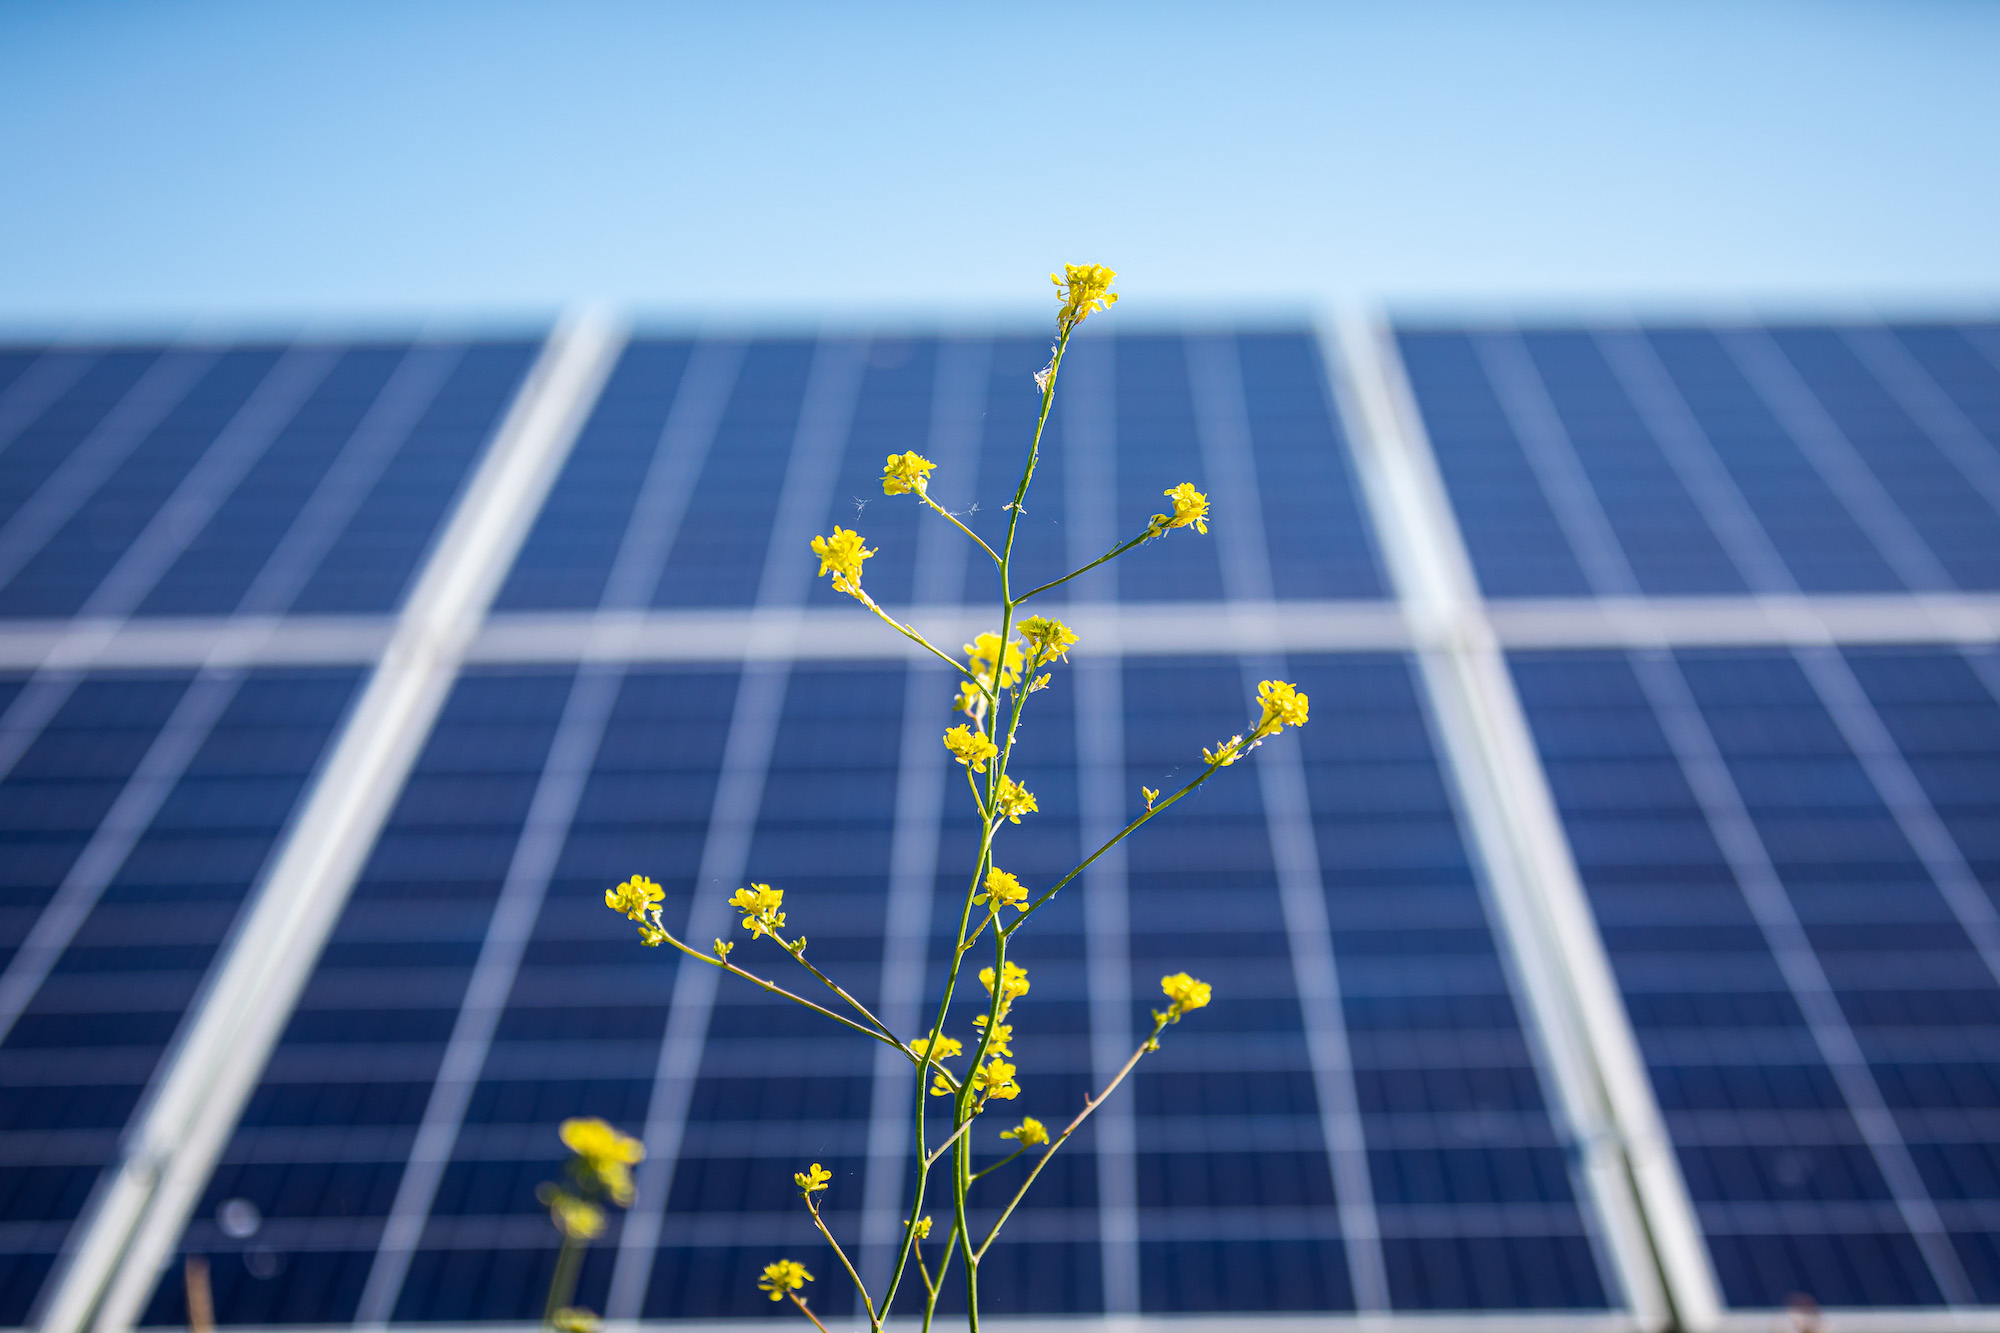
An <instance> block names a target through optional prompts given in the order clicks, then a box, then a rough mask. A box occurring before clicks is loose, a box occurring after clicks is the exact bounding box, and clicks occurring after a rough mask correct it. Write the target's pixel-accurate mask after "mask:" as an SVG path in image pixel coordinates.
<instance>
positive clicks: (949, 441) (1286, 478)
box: [496, 333, 1385, 611]
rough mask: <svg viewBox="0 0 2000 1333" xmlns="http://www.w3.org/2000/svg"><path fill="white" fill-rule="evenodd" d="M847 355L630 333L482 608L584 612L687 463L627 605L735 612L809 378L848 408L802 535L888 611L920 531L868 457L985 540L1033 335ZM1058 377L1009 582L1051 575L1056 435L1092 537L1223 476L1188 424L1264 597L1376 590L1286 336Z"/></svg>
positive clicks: (1168, 547)
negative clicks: (1096, 528) (1086, 494)
mask: <svg viewBox="0 0 2000 1333" xmlns="http://www.w3.org/2000/svg"><path fill="white" fill-rule="evenodd" d="M856 346H857V345H856V344H852V343H847V342H844V341H843V340H839V339H830V340H827V341H825V342H821V343H810V342H801V341H777V340H752V341H750V342H748V343H744V344H730V343H707V344H690V343H687V342H683V341H674V340H664V339H643V338H642V339H636V340H634V341H633V343H632V344H631V345H630V346H629V347H628V348H627V349H626V351H625V353H624V355H623V357H622V359H621V360H620V363H619V365H618V367H617V369H616V370H615V372H614V373H613V375H612V377H611V380H610V382H609V384H608V385H607V386H606V388H605V391H604V394H603V396H602V397H601V398H600V400H599V402H598V405H597V407H596V409H595V411H594V412H593V414H592V416H591V419H590V421H589V423H588V424H587V425H586V427H585V428H584V431H583V433H582V435H581V437H580V438H579V440H578V442H577V445H576V448H575V451H574V452H573V453H572V454H571V456H570V460H569V462H568V464H567V466H566V467H565V469H564V472H563V474H562V476H561V477H560V478H559V479H558V481H557V483H556V486H555V489H554V491H553V492H552V494H551V498H550V501H549V503H548V504H547V506H545V508H544V509H543V511H542V515H541V517H540V519H539V520H538V521H537V523H536V525H535V528H534V530H533V531H532V533H531V534H530V536H529V538H528V541H527V543H526V545H525V546H524V547H523V550H522V553H521V556H520V558H519V560H518V561H517V562H516V564H515V567H514V569H513V571H512V572H511V574H510V575H509V578H508V581H507V584H506V586H505V588H504V589H503V590H502V592H501V594H500V598H499V600H498V602H497V603H496V607H497V609H499V610H502V611H510V610H511V611H532V610H553V609H563V608H585V607H592V606H595V605H597V604H598V601H599V599H600V597H602V596H604V595H605V593H604V589H605V587H606V583H607V579H608V578H609V576H610V573H611V569H612V566H613V563H614V561H615V560H616V558H617V554H618V550H619V537H620V534H621V532H622V530H623V525H624V524H625V523H626V522H627V521H628V520H629V519H630V516H631V515H632V513H633V511H634V505H635V502H636V500H637V497H638V496H639V493H640V491H641V489H642V488H643V487H644V486H645V485H646V484H647V479H648V477H649V475H653V474H654V473H655V472H656V470H657V469H661V468H671V467H674V466H682V467H685V468H686V469H687V473H686V485H687V487H688V491H689V493H688V494H687V495H686V496H684V497H683V501H684V505H685V508H684V509H683V510H681V511H680V517H679V519H678V523H677V525H676V526H675V527H674V529H673V530H672V532H671V533H670V534H669V535H670V536H671V538H672V541H671V549H670V551H669V552H668V553H667V555H666V557H665V561H664V565H663V571H664V572H655V573H651V574H649V588H650V592H649V594H648V600H650V602H651V604H652V605H655V606H660V607H677V606H731V605H734V606H741V605H747V604H748V603H749V602H751V601H752V600H753V598H754V596H755V594H756V591H757V581H758V575H759V571H760V570H761V568H762V558H763V554H764V551H765V548H766V545H767V543H768V542H769V539H770V524H771V522H772V517H773V515H774V513H775V512H776V506H777V502H778V496H779V493H780V491H781V489H782V482H783V479H784V477H785V474H786V469H787V467H788V466H790V465H791V463H792V462H793V461H794V460H793V452H794V449H793V446H794V443H795V438H796V434H797V432H798V431H799V430H800V428H801V427H800V419H801V412H802V411H804V410H806V407H807V402H806V399H807V395H808V392H809V381H810V380H811V378H812V376H813V375H814V374H815V373H816V372H815V370H814V366H815V364H819V365H820V367H821V369H820V371H819V372H817V373H822V374H824V375H826V376H827V377H828V382H829V383H832V384H834V390H833V391H832V392H829V393H828V394H827V395H826V396H827V401H829V402H832V403H834V404H836V409H837V410H844V409H839V408H838V405H839V404H842V403H846V402H848V401H850V399H849V397H848V395H850V394H851V415H849V416H846V417H844V418H843V419H842V423H841V425H842V428H841V429H840V430H839V434H840V436H841V439H840V440H839V441H838V448H839V450H840V453H839V461H838V465H837V473H836V481H835V484H834V487H833V491H832V499H831V503H830V505H829V507H828V510H827V512H826V514H825V517H824V519H823V522H824V524H825V525H827V526H831V525H832V524H836V523H837V524H840V525H842V526H845V527H852V528H855V529H856V530H858V531H860V532H862V533H863V534H864V535H865V536H866V538H867V539H868V544H869V546H870V547H871V549H875V550H878V551H881V552H883V553H884V554H885V556H886V557H894V558H885V559H883V560H881V561H879V562H878V563H876V564H874V565H871V566H870V567H869V572H868V579H869V586H870V591H871V593H872V595H874V596H875V597H876V598H877V599H878V600H880V601H883V602H886V603H897V602H903V601H907V600H909V599H910V598H911V597H912V596H913V595H914V594H915V590H914V587H913V585H912V583H911V577H912V571H913V569H914V562H913V561H912V560H911V559H910V558H909V557H910V556H911V555H912V553H913V552H914V551H915V549H916V543H917V535H918V531H919V525H920V524H921V523H923V522H924V521H926V520H927V519H928V521H930V522H942V520H940V519H937V518H935V516H928V515H925V514H922V513H920V512H919V508H920V506H919V505H918V503H917V502H916V501H915V500H914V499H913V498H910V497H885V496H884V495H883V494H882V485H881V473H882V462H883V459H884V458H885V457H886V456H887V455H889V454H892V453H903V452H906V451H910V450H915V451H917V452H919V453H924V454H925V456H926V457H931V458H932V459H933V461H934V462H936V463H937V464H938V469H937V472H936V473H935V474H934V477H933V494H934V495H935V497H936V498H937V499H938V501H939V502H940V503H941V504H943V505H945V506H946V507H947V508H949V509H951V510H952V511H953V512H954V513H955V514H958V515H959V516H960V517H961V518H962V519H963V520H964V521H965V522H966V523H967V525H968V526H970V527H971V528H973V529H974V530H975V531H977V532H979V533H980V535H981V536H982V537H984V538H986V540H987V541H989V542H990V543H994V544H996V545H997V543H999V542H1000V541H1001V540H1002V538H1003V536H1004V532H1005V524H1006V519H1007V513H1008V511H1007V509H1006V507H1005V506H1006V504H1007V502H1008V501H1009V500H1010V499H1011V498H1012V496H1013V492H1014V487H1015V485H1016V484H1017V483H1018V481H1019V479H1020V473H1021V468H1022V465H1023V463H1024V461H1025V459H1026V457H1027V449H1028V444H1029V442H1030V440H1031V439H1032V438H1033V435H1034V426H1035V417H1036V412H1037V410H1038V408H1039V404H1040V399H1039V396H1038V395H1037V393H1036V391H1035V387H1034V373H1035V371H1037V370H1038V369H1040V368H1041V366H1042V365H1043V364H1044V363H1045V362H1046V361H1047V359H1048V343H1047V340H1046V339H1045V338H1042V337H1039V336H1037V337H1014V338H993V339H985V338H976V339H952V338H946V339H939V338H875V339H872V340H869V341H868V342H867V343H866V345H865V346H864V347H861V349H860V351H859V353H858V363H857V364H858V369H854V370H852V371H850V370H846V369H843V368H842V367H843V365H844V362H843V360H842V358H843V357H846V358H847V359H849V360H853V359H855V358H856V353H855V350H854V349H855V347H856ZM1200 356H1213V357H1215V358H1217V363H1218V364H1219V365H1220V366H1221V367H1222V378H1221V380H1220V381H1219V382H1220V383H1221V385H1222V389H1221V394H1222V400H1221V401H1220V402H1219V403H1218V404H1216V405H1215V406H1214V407H1212V408H1211V409H1210V410H1211V411H1220V412H1222V413H1224V414H1227V415H1229V417H1230V419H1229V420H1228V421H1221V422H1217V421H1210V422H1207V423H1204V422H1203V421H1202V420H1201V419H1200V410H1199V406H1198V404H1197V402H1196V400H1195V394H1194V390H1193V387H1192V384H1191V371H1190V365H1191V360H1192V359H1193V358H1196V357H1200ZM704 358H706V359H705V360H704ZM1065 373H1066V375H1067V376H1068V377H1069V378H1068V379H1066V380H1065V394H1066V395H1067V396H1066V397H1065V398H1064V399H1063V400H1062V402H1063V404H1064V405H1063V406H1062V407H1061V408H1059V409H1058V410H1057V411H1056V413H1055V414H1054V416H1052V417H1051V419H1050V421H1049V424H1048V428H1047V431H1046V432H1045V434H1044V436H1043V441H1042V454H1041V461H1040V464H1039V466H1038V469H1037V472H1036V480H1035V489H1034V492H1033V496H1032V499H1031V502H1030V504H1029V506H1028V508H1027V509H1026V510H1025V511H1024V512H1023V514H1022V516H1021V524H1020V536H1019V546H1018V548H1017V556H1018V559H1017V567H1016V580H1017V583H1018V584H1019V585H1020V587H1021V588H1026V587H1032V586H1034V585H1035V584H1037V583H1040V582H1042V581H1045V580H1047V579H1050V578H1054V577H1056V576H1058V575H1059V574H1061V573H1063V572H1065V571H1066V570H1067V569H1068V568H1070V567H1072V564H1071V563H1070V562H1071V561H1072V557H1073V556H1075V553H1074V552H1071V551H1070V550H1069V549H1068V544H1067V533H1068V530H1069V527H1070V526H1071V522H1072V520H1071V515H1070V513H1069V503H1070V495H1069V491H1068V489H1067V486H1066V476H1067V473H1068V470H1069V469H1068V467H1067V466H1066V458H1065V455H1066V450H1067V449H1069V448H1071V447H1072V446H1071V445H1070V444H1069V443H1068V441H1070V440H1071V439H1072V438H1073V437H1075V435H1076V432H1077V431H1078V430H1079V429H1081V430H1082V431H1084V432H1085V437H1086V438H1087V440H1088V447H1092V448H1105V449H1108V450H1109V451H1110V452H1111V454H1112V458H1111V462H1110V466H1109V468H1108V472H1109V477H1108V480H1109V481H1110V483H1111V485H1112V487H1113V493H1114V494H1116V495H1117V496H1118V503H1119V506H1120V508H1119V512H1118V514H1117V516H1116V525H1117V526H1116V532H1115V538H1123V537H1128V536H1131V535H1134V534H1136V533H1137V532H1139V531H1141V530H1142V529H1143V528H1144V527H1145V525H1146V523H1147V521H1148V519H1149V518H1150V517H1151V516H1152V515H1153V514H1155V513H1158V512H1160V511H1161V510H1162V509H1164V508H1167V502H1166V500H1165V499H1164V497H1163V496H1162V495H1161V492H1162V491H1164V490H1166V489H1167V488H1168V487H1170V486H1174V485H1177V484H1179V483H1180V482H1182V481H1191V482H1193V483H1194V484H1195V486H1196V487H1197V489H1201V490H1204V491H1207V492H1209V493H1210V494H1211V495H1214V494H1216V493H1218V492H1223V491H1226V490H1227V489H1228V488H1229V487H1230V486H1232V485H1239V484H1241V483H1240V480H1239V479H1236V478H1231V477H1214V476H1210V475H1209V471H1208V465H1207V463H1206V462H1205V461H1204V460H1205V458H1206V457H1207V455H1206V454H1205V452H1204V445H1203V433H1204V431H1208V432H1210V433H1211V434H1212V433H1213V432H1216V431H1218V430H1228V429H1240V430H1244V431H1245V432H1246V433H1247V436H1248V442H1249V445H1250V449H1251V454H1252V459H1253V466H1254V467H1255V469H1256V475H1255V478H1254V480H1255V481H1256V482H1257V484H1258V488H1259V490H1260V492H1261V494H1262V496H1263V505H1264V516H1263V517H1264V523H1265V528H1266V532H1267V539H1268V542H1269V545H1270V548H1271V554H1272V563H1273V571H1274V572H1273V578H1274V581H1275V583H1276V589H1275V591H1276V593H1277V595H1278V596H1279V597H1281V598H1376V597H1381V596H1384V595H1385V590H1384V585H1383V583H1382V579H1381V575H1380V572H1379V570H1378V567H1377V564H1376V561H1375V555H1374V550H1373V545H1372V542H1371V540H1370V538H1369V535H1368V532H1367V530H1366V527H1365V525H1364V520H1363V518H1362V515H1361V511H1360V507H1359V503H1358V499H1357V495H1356V491H1355V487H1354V483H1353V479H1352V476H1351V474H1350V472H1349V469H1348V464H1347V461H1346V458H1345V453H1344V448H1343V446H1342V443H1341V440H1340V437H1339V433H1338V428H1337V427H1336V425H1335V422H1334V417H1333V412H1332V405H1331V401H1330V398H1329V396H1328V393H1327V390H1326V385H1325V374H1324V371H1323V369H1322V365H1321V360H1320V353H1319V348H1318V345H1317V343H1316V342H1315V341H1314V339H1313V337H1312V336H1311V335H1310V334H1307V333H1245V334H1241V335H1236V336H1227V335H1224V336H1219V337H1215V338H1207V339H1195V338H1182V337H1179V336H1164V335H1161V336H1144V335H1140V336H1121V337H1102V338H1100V337H1095V336H1080V337H1079V338H1078V340H1077V342H1076V343H1075V344H1074V345H1073V346H1072V348H1071V351H1070V353H1069V358H1068V361H1067V362H1066V371H1065ZM845 374H852V375H853V376H854V379H853V381H852V383H851V384H847V383H845V382H841V381H840V380H839V377H840V376H842V375H845ZM711 397H715V398H716V399H717V407H716V411H715V414H714V415H713V417H712V418H709V419H706V420H704V419H703V418H702V416H701V413H700V412H699V411H695V410H691V408H690V403H703V402H708V401H709V399H710V398H711ZM684 400H685V401H684ZM694 422H699V423H700V424H698V425H695V426H692V427H691V426H690V423H694ZM819 530H821V531H824V530H825V528H821V529H819ZM1097 553H1098V552H1096V551H1092V552H1090V554H1091V555H1095V554H1097ZM1076 558H1078V559H1081V558H1087V557H1076ZM992 585H993V573H992V570H991V568H990V567H989V566H988V565H986V564H983V563H981V562H978V561H975V562H972V563H970V564H968V566H967V568H966V571H965V593H964V597H965V599H966V600H968V601H973V602H984V601H986V600H987V599H988V598H990V597H991V596H992V594H993V587H992ZM1071 592H1074V594H1075V595H1076V596H1077V597H1080V598H1085V599H1103V598H1109V597H1121V598H1123V599H1125V600H1129V601H1160V600H1165V601H1193V600H1207V599H1214V598H1217V597H1220V596H1221V593H1222V588H1221V574H1220V570H1219V568H1218V567H1217V564H1216V556H1215V550H1214V547H1213V546H1212V545H1211V544H1209V543H1206V542H1198V541H1188V540H1185V539H1180V538H1176V539H1174V540H1170V541H1166V542H1163V543H1161V544H1159V545H1157V546H1155V547H1154V548H1153V549H1150V550H1148V551H1146V552H1145V553H1144V555H1143V557H1141V558H1139V559H1137V560H1133V561H1128V562H1125V563H1123V564H1121V565H1120V566H1118V567H1116V568H1113V569H1107V570H1105V571H1102V572H1100V573H1095V574H1092V575H1087V576H1085V577H1084V578H1082V579H1079V580H1078V581H1077V583H1076V584H1075V585H1073V587H1072V588H1070V589H1064V590H1063V595H1067V594H1069V593H1071ZM946 595H947V596H948V595H949V590H946ZM810 599H811V602H812V603H813V604H815V605H828V606H832V605H837V604H838V603H840V602H841V601H844V600H845V599H844V598H841V597H840V596H839V595H838V594H835V593H833V592H832V591H831V590H830V589H827V588H824V587H822V588H820V589H818V590H817V591H815V592H814V593H812V594H811V595H810Z"/></svg>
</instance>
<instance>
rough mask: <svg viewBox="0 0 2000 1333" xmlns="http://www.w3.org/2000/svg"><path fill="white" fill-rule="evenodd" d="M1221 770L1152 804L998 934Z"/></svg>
mask: <svg viewBox="0 0 2000 1333" xmlns="http://www.w3.org/2000/svg"><path fill="white" fill-rule="evenodd" d="M1221 767H1223V765H1221V764H1210V765H1208V766H1207V767H1206V768H1204V769H1202V771H1201V772H1200V773H1198V774H1196V775H1195V777H1194V778H1193V780H1191V781H1190V782H1189V783H1188V784H1187V785H1186V786H1185V787H1182V788H1181V789H1180V790H1179V791H1177V792H1175V793H1174V794H1173V795H1172V796H1169V797H1168V798H1167V799H1166V800H1164V801H1155V802H1153V804H1151V805H1149V806H1147V807H1146V811H1145V813H1144V814H1142V815H1140V816H1139V817H1138V818H1137V819H1134V820H1133V821H1132V822H1131V823H1129V824H1127V825H1126V826H1125V827H1124V828H1122V829H1119V830H1118V832H1117V833H1115V834H1113V835H1112V837H1111V841H1109V842H1107V843H1105V844H1104V845H1103V846H1102V847H1099V848H1098V849H1097V850H1096V851H1094V852H1092V853H1091V854H1090V855H1089V856H1086V857H1084V858H1083V860H1081V861H1079V862H1077V865H1076V868H1075V869H1074V870H1071V871H1070V872H1069V873H1068V874H1067V875H1064V876H1063V877H1062V878H1061V879H1059V880H1057V881H1056V882H1055V883H1054V884H1052V885H1051V886H1049V888H1048V889H1047V890H1046V891H1045V892H1044V893H1043V894H1042V895H1041V897H1039V898H1037V899H1035V901H1033V902H1032V903H1029V904H1028V906H1027V909H1026V910H1025V911H1023V912H1022V913H1021V915H1020V916H1018V917H1016V918H1015V919H1014V920H1012V921H1010V922H1008V923H1007V924H1006V925H1004V926H1002V927H1000V933H1001V934H1002V935H1012V934H1013V933H1014V932H1015V931H1017V930H1019V929H1020V928H1021V923H1022V922H1024V921H1026V920H1027V919H1028V918H1029V917H1031V916H1033V915H1034V914H1035V913H1036V912H1038V911H1039V910H1041V907H1042V904H1043V903H1046V902H1047V901H1048V900H1049V899H1051V898H1053V897H1055V896H1056V894H1057V892H1058V891H1059V890H1061V889H1062V888H1063V887H1064V886H1066V885H1067V884H1069V882H1070V881H1071V880H1073V879H1075V878H1076V877H1077V876H1078V875H1081V874H1082V873H1083V872H1084V871H1086V870H1088V869H1090V863H1091V862H1093V861H1095V860H1096V859H1097V858H1098V857H1100V856H1102V855H1104V854H1105V853H1106V852H1108V851H1110V850H1111V849H1112V848H1113V847H1116V846H1117V845H1118V844H1119V843H1121V842H1123V841H1125V839H1126V838H1127V837H1128V836H1129V835H1130V834H1131V833H1132V832H1133V831H1134V830H1135V829H1137V828H1138V827H1139V826H1140V825H1141V824H1144V823H1145V822H1146V821H1147V820H1149V819H1151V818H1152V817H1153V816H1154V815H1157V814H1160V813H1162V812H1164V811H1165V810H1166V808H1167V807H1168V806H1170V805H1172V804H1173V803H1174V802H1175V801H1178V800H1180V798H1181V797H1183V796H1185V795H1187V794H1188V793H1189V792H1191V791H1193V790H1194V789H1195V788H1196V787H1199V786H1200V785H1201V784H1202V783H1204V782H1206V781H1208V780H1209V779H1210V778H1212V777H1214V776H1215V773H1216V770H1217V769H1219V768H1221Z"/></svg>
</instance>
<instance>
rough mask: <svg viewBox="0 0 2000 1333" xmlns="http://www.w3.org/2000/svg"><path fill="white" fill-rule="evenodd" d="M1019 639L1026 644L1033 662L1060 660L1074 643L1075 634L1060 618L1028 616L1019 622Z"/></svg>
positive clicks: (1037, 664)
mask: <svg viewBox="0 0 2000 1333" xmlns="http://www.w3.org/2000/svg"><path fill="white" fill-rule="evenodd" d="M1021 640H1022V642H1024V643H1026V644H1027V645H1028V654H1029V656H1030V657H1032V658H1033V659H1034V664H1035V665H1036V666H1040V665H1041V664H1042V663H1044V662H1062V661H1067V660H1068V659H1067V658H1066V657H1065V656H1064V654H1066V653H1067V652H1069V650H1070V648H1071V647H1072V646H1073V645H1074V644H1075V643H1076V635H1075V633H1074V632H1072V631H1071V629H1070V627H1069V626H1067V625H1065V624H1063V623H1062V622H1061V621H1060V620H1051V619H1049V618H1048V617H1047V616H1029V617H1028V618H1027V619H1026V620H1024V621H1022V622H1021Z"/></svg>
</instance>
